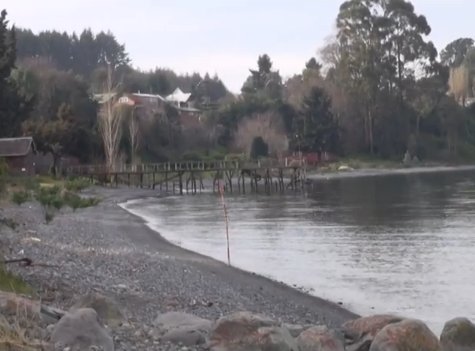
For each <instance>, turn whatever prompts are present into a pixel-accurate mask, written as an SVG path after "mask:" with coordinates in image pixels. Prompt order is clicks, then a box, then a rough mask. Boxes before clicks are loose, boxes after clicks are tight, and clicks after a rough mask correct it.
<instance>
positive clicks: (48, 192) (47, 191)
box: [35, 186, 61, 208]
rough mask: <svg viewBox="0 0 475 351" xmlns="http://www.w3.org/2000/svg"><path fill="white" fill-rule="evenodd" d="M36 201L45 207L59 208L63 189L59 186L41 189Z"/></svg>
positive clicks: (37, 193)
mask: <svg viewBox="0 0 475 351" xmlns="http://www.w3.org/2000/svg"><path fill="white" fill-rule="evenodd" d="M35 197H36V200H38V202H39V203H40V204H41V205H43V206H44V207H51V206H53V207H55V208H56V207H57V206H58V199H59V200H61V189H60V188H59V187H58V186H52V187H41V188H39V189H38V191H37V192H36V196H35Z"/></svg>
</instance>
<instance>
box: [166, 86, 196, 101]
mask: <svg viewBox="0 0 475 351" xmlns="http://www.w3.org/2000/svg"><path fill="white" fill-rule="evenodd" d="M190 96H191V93H184V92H182V91H181V89H180V88H176V89H175V91H174V92H173V93H171V94H170V95H168V96H167V97H166V99H167V101H173V102H187V101H188V99H189V98H190Z"/></svg>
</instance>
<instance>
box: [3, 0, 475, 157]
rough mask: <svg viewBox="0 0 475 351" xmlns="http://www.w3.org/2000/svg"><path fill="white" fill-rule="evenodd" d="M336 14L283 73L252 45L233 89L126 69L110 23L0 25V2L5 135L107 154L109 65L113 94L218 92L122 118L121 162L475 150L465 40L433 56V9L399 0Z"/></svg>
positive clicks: (469, 50)
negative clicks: (198, 112) (250, 59)
mask: <svg viewBox="0 0 475 351" xmlns="http://www.w3.org/2000/svg"><path fill="white" fill-rule="evenodd" d="M336 27H337V34H336V36H335V37H334V38H333V40H331V41H330V42H329V43H328V44H327V45H325V46H324V47H323V48H321V49H320V52H319V57H318V58H309V60H308V62H306V63H304V62H303V63H302V71H301V72H300V73H299V74H296V75H295V76H293V77H291V78H289V79H287V80H284V79H283V78H282V77H281V75H280V73H279V71H278V68H277V67H273V64H272V59H271V58H270V57H269V56H268V55H266V54H263V55H261V56H260V57H259V58H258V61H257V66H256V67H253V68H251V69H250V74H249V77H248V78H247V79H246V81H245V82H244V84H243V87H242V91H241V94H240V95H239V96H234V95H233V94H231V93H230V92H229V91H228V90H227V89H226V87H225V84H224V83H223V82H222V81H221V80H220V79H219V77H209V76H208V75H206V76H205V77H202V76H200V75H199V74H196V73H195V74H190V75H185V76H180V75H177V74H175V73H174V72H173V71H171V70H168V69H160V68H157V69H155V70H153V71H149V72H144V71H138V70H134V69H133V68H131V66H130V64H131V59H130V58H129V55H128V53H127V51H126V47H125V45H124V44H120V43H118V41H117V40H116V38H115V37H114V35H113V34H112V33H104V32H101V33H98V34H95V33H92V32H91V31H90V30H84V31H83V32H82V33H80V34H74V33H73V34H67V33H60V32H54V31H53V32H41V33H38V34H35V33H32V32H31V31H29V30H26V29H15V28H11V27H9V26H8V23H7V19H6V13H5V12H3V13H2V17H1V21H0V136H16V135H21V134H29V135H34V136H35V138H36V139H37V143H38V145H40V147H41V149H42V150H43V151H50V152H53V153H54V154H55V155H56V156H57V157H59V156H60V155H62V154H67V155H72V156H76V157H78V158H79V159H80V160H81V161H83V162H92V161H98V160H100V159H104V158H105V154H107V152H105V150H104V140H103V136H102V135H101V133H100V128H99V125H98V120H100V118H99V117H100V116H98V113H99V114H100V109H99V106H98V104H97V102H96V101H94V99H93V98H92V96H93V93H96V94H97V93H110V92H111V91H109V90H110V89H109V90H108V89H105V84H104V82H105V81H106V80H107V79H106V78H107V77H108V74H109V73H110V69H111V68H112V69H113V71H114V77H115V79H116V80H117V81H120V83H121V84H119V85H115V86H116V87H117V88H116V89H114V91H113V92H115V93H118V94H119V95H120V94H122V93H124V92H138V91H140V92H143V93H152V94H161V95H166V94H169V93H171V92H172V91H173V90H174V89H175V88H177V87H179V88H181V89H182V90H183V91H185V92H192V93H194V95H196V96H207V97H209V98H211V100H213V102H215V103H217V104H218V105H219V107H218V108H217V109H212V110H207V111H205V113H204V115H203V116H202V118H201V120H202V124H201V127H200V128H194V129H192V130H190V129H188V130H187V129H184V128H183V126H181V125H180V124H179V121H178V119H177V116H176V113H175V112H174V111H173V110H170V109H167V110H166V111H162V112H160V113H157V115H155V116H152V117H153V118H148V119H146V120H143V121H140V124H141V125H140V126H139V128H138V129H137V128H135V127H134V130H132V129H131V125H130V123H129V122H127V123H128V124H127V123H125V121H124V126H123V128H121V133H120V134H121V136H120V143H119V144H120V145H119V148H120V152H119V154H120V155H122V156H121V157H122V158H123V159H125V160H128V161H130V160H131V159H135V160H137V159H142V160H143V161H164V160H166V159H172V158H173V159H177V158H180V157H191V156H190V154H191V153H190V151H193V153H194V154H195V155H194V156H193V157H198V156H196V153H200V154H201V155H202V156H203V155H207V156H210V155H214V156H216V157H222V155H223V154H225V153H244V154H246V155H251V154H252V155H253V156H254V157H259V156H267V155H270V156H276V155H278V154H281V153H282V152H289V151H290V152H292V151H299V150H300V151H304V152H330V153H333V154H338V155H354V154H367V155H374V156H378V157H382V158H392V159H398V160H400V159H402V156H403V155H404V154H405V153H406V151H409V152H410V153H411V155H412V156H417V157H418V158H419V159H445V160H453V159H458V158H470V157H473V156H475V123H474V122H475V105H472V104H471V98H473V95H474V94H473V91H474V88H473V87H474V84H473V78H474V77H475V74H474V72H475V59H474V58H475V49H474V46H473V44H474V42H473V40H472V39H470V38H460V39H457V40H454V42H452V43H450V44H449V45H448V46H447V47H446V48H444V50H442V51H441V54H440V58H439V55H438V52H437V49H436V48H435V47H434V45H433V44H432V43H431V42H430V41H428V40H427V36H428V35H429V34H430V32H431V28H430V25H429V23H428V20H427V19H426V18H425V17H424V16H423V15H421V14H418V13H417V12H416V10H415V9H414V6H413V5H412V4H411V3H410V2H409V1H405V0H388V1H385V2H383V4H381V3H380V2H379V1H376V0H370V1H360V0H348V1H345V2H344V3H343V4H342V5H341V7H340V11H339V13H338V16H337V18H336ZM2 39H3V40H2ZM309 45H312V43H309ZM198 107H199V106H198ZM129 119H130V118H129ZM129 119H127V120H129ZM136 131H138V133H135V132H136ZM132 132H134V135H135V139H134V140H135V141H134V142H132V141H131V137H130V136H131V134H132ZM137 139H138V142H137ZM262 142H263V143H262ZM132 144H133V145H132ZM253 145H254V146H256V145H258V146H259V145H260V146H259V147H258V148H259V149H260V151H259V152H258V151H256V150H255V148H254V150H253ZM256 147H257V146H256ZM134 153H137V155H138V156H139V157H133V156H134V155H133V154H134Z"/></svg>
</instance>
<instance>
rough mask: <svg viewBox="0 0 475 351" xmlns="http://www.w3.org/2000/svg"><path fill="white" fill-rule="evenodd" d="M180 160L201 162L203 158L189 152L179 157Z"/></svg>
mask: <svg viewBox="0 0 475 351" xmlns="http://www.w3.org/2000/svg"><path fill="white" fill-rule="evenodd" d="M181 159H182V160H183V161H196V162H198V161H201V160H202V159H203V156H201V155H200V154H199V153H197V152H194V151H189V152H184V153H183V154H182V155H181Z"/></svg>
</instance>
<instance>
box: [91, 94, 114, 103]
mask: <svg viewBox="0 0 475 351" xmlns="http://www.w3.org/2000/svg"><path fill="white" fill-rule="evenodd" d="M115 96H116V93H105V94H94V100H96V101H97V102H98V103H99V104H105V103H106V102H108V101H110V100H111V99H113V98H114V97H115Z"/></svg>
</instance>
